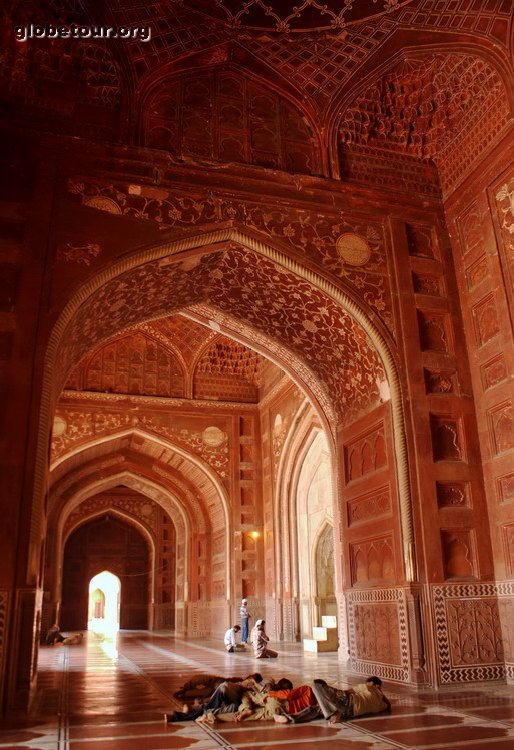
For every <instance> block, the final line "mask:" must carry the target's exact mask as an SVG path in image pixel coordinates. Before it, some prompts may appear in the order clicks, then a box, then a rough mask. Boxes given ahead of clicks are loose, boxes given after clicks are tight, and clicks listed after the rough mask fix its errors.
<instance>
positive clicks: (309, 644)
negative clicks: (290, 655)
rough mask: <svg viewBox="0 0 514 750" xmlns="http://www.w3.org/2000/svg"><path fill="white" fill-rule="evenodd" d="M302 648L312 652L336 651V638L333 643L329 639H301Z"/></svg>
mask: <svg viewBox="0 0 514 750" xmlns="http://www.w3.org/2000/svg"><path fill="white" fill-rule="evenodd" d="M303 650H304V651H311V652H312V653H315V654H319V653H321V652H326V651H337V640H336V642H335V644H334V643H332V642H331V641H316V640H314V638H304V639H303Z"/></svg>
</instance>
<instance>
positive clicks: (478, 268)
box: [466, 255, 489, 289]
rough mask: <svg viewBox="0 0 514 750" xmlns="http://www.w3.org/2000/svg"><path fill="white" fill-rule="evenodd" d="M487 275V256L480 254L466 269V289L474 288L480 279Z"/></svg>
mask: <svg viewBox="0 0 514 750" xmlns="http://www.w3.org/2000/svg"><path fill="white" fill-rule="evenodd" d="M488 275H489V267H488V265H487V256H486V255H481V256H480V258H479V259H478V260H476V261H475V262H474V263H472V264H471V265H470V266H468V268H467V269H466V279H467V282H468V289H474V288H475V287H476V286H478V284H480V282H481V281H483V280H484V279H486V278H487V276H488Z"/></svg>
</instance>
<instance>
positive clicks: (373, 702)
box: [312, 676, 391, 724]
mask: <svg viewBox="0 0 514 750" xmlns="http://www.w3.org/2000/svg"><path fill="white" fill-rule="evenodd" d="M312 689H313V692H314V695H315V696H316V699H317V701H318V704H319V706H320V709H321V711H322V713H323V716H324V717H325V719H328V721H329V722H330V723H331V724H335V723H336V722H340V721H346V720H347V719H355V718H356V717H357V716H366V715H368V714H380V713H383V712H385V711H390V710H391V703H390V702H389V700H388V699H387V698H386V696H385V695H384V694H383V692H382V680H381V679H380V677H375V676H373V677H368V679H367V680H366V682H362V683H360V684H359V685H355V686H354V687H353V688H348V689H346V690H341V689H340V688H336V687H333V686H332V685H328V684H327V683H326V682H325V680H314V685H313V687H312Z"/></svg>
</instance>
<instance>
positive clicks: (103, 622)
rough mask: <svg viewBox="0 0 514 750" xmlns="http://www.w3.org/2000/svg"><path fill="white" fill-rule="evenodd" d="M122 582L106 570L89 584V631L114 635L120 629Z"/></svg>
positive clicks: (94, 577)
mask: <svg viewBox="0 0 514 750" xmlns="http://www.w3.org/2000/svg"><path fill="white" fill-rule="evenodd" d="M120 595H121V582H120V579H119V578H118V577H117V576H115V575H114V574H113V573H109V571H107V570H104V571H103V572H102V573H98V575H96V576H93V578H92V579H91V580H90V582H89V606H88V616H87V620H88V622H87V627H88V630H93V631H95V632H97V633H104V634H105V635H114V633H116V632H117V631H118V630H119V628H120Z"/></svg>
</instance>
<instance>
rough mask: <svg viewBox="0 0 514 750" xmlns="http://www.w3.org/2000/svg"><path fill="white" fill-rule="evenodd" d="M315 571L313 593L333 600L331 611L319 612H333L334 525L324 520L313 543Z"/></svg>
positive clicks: (319, 597) (321, 597)
mask: <svg viewBox="0 0 514 750" xmlns="http://www.w3.org/2000/svg"><path fill="white" fill-rule="evenodd" d="M313 553H314V561H313V562H314V565H313V569H314V571H315V593H316V597H317V598H318V599H319V600H321V599H325V600H328V599H331V600H333V605H334V611H333V612H328V611H327V612H325V611H324V612H321V614H335V601H336V599H335V593H336V588H335V580H334V578H335V559H334V526H333V524H331V523H329V521H326V522H325V524H324V525H323V526H322V527H321V528H320V529H319V531H318V535H317V538H316V539H315V540H314V544H313Z"/></svg>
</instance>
